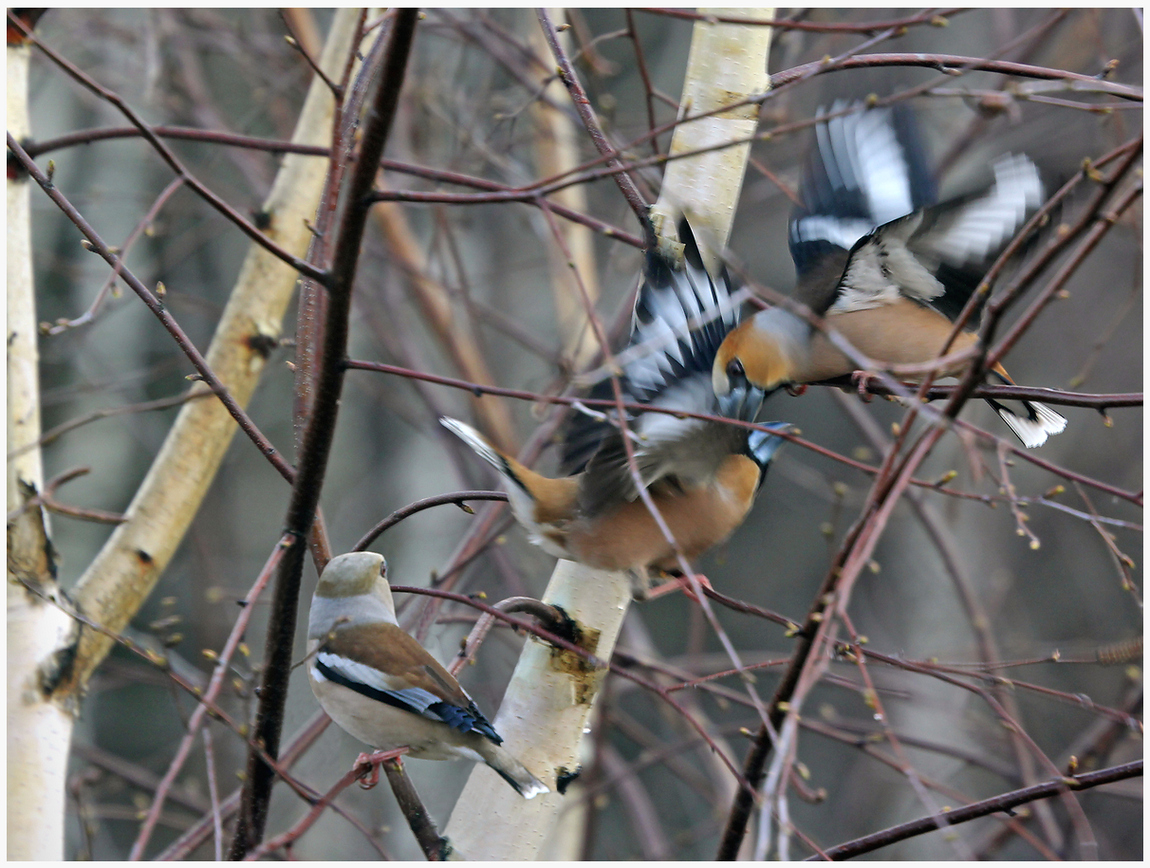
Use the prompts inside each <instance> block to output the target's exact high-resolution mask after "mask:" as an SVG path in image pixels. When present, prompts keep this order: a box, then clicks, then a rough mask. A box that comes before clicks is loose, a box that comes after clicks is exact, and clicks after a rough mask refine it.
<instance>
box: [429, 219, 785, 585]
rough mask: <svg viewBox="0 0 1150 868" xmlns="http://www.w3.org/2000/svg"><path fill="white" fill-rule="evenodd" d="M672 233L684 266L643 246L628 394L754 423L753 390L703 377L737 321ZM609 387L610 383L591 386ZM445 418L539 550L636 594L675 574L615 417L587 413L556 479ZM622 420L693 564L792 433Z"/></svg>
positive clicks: (729, 524)
mask: <svg viewBox="0 0 1150 868" xmlns="http://www.w3.org/2000/svg"><path fill="white" fill-rule="evenodd" d="M679 234H680V238H681V240H682V241H683V243H684V254H685V261H684V262H682V263H679V262H672V261H671V260H670V258H669V256H668V255H665V254H663V253H660V252H657V251H650V252H648V254H647V262H646V268H645V272H644V277H643V283H642V286H641V287H640V290H639V295H638V297H637V299H636V303H635V311H634V316H633V318H632V330H631V339H630V342H629V344H628V346H627V347H626V348H625V349H624V350H623V351H621V352H620V353H619V354H618V355H617V356H616V361H618V363H619V364H620V366H621V367H622V371H623V373H622V376H621V377H620V378H619V382H620V387H621V389H622V394H623V399H624V401H625V402H626V403H636V404H638V403H642V404H650V405H654V406H657V407H663V408H667V409H672V410H678V411H685V412H691V413H702V414H708V415H715V416H720V417H724V418H728V419H738V420H741V421H752V420H753V419H754V418H755V416H756V415H757V413H758V410H759V407H760V406H761V404H762V400H763V393H762V391H761V390H759V389H758V388H756V387H754V386H750V385H746V384H741V385H737V386H735V387H734V388H732V389H730V390H728V391H727V392H726V393H725V394H724V395H723V396H722V397H721V398H717V397H716V396H715V394H714V392H713V390H712V388H711V383H710V371H711V362H712V360H713V359H714V355H715V352H716V350H717V349H718V348H719V345H720V344H721V343H722V340H723V337H724V336H725V335H726V333H727V332H728V331H729V329H730V328H731V326H732V325H733V324H734V322H735V315H736V306H735V305H734V304H733V303H732V302H731V300H730V295H731V290H730V284H729V281H728V278H727V274H726V272H725V271H724V272H723V273H721V274H720V275H719V277H718V278H717V279H715V278H712V277H711V276H710V275H709V274H708V273H707V271H706V269H705V268H704V267H703V264H702V259H701V258H700V255H699V249H698V246H697V244H696V242H695V240H694V236H693V235H692V233H691V229H690V227H689V226H688V225H687V223H686V221H685V220H684V221H682V223H681V225H680V228H679ZM612 395H613V391H612V388H611V383H610V381H604V382H601V383H599V384H598V386H597V387H596V388H595V389H594V390H593V392H592V396H593V397H597V398H603V397H605V398H610V397H612ZM440 421H441V422H442V423H443V425H444V426H445V427H447V428H448V429H449V430H450V431H452V432H454V433H455V434H456V435H458V436H459V437H460V438H461V439H462V440H463V441H464V442H465V443H466V444H467V445H468V446H470V447H471V448H472V449H473V450H475V452H476V453H477V454H478V455H479V456H480V457H481V458H483V459H484V460H485V461H486V462H488V463H489V464H490V465H491V466H492V467H494V468H495V469H496V470H497V471H498V472H499V475H500V476H501V477H503V480H504V481H505V484H506V487H507V491H508V495H509V499H510V501H511V509H512V512H513V513H514V514H515V517H516V519H517V520H518V521H519V523H520V524H521V525H522V526H523V527H524V529H525V530H526V531H527V533H528V536H529V537H530V539H531V541H532V542H534V543H535V544H537V545H539V546H541V547H542V548H543V549H544V550H545V551H547V552H549V553H550V554H553V555H555V556H556V557H560V558H566V559H568V560H574V561H578V562H579V563H582V564H586V565H587V566H590V567H594V568H597V569H604V570H626V571H630V573H631V574H632V577H633V590H634V595H635V597H636V598H637V599H644V598H646V597H648V596H658V594H659V593H660V591H657V592H655V593H654V594H649V590H650V576H649V570H651V569H655V570H658V571H662V572H671V573H677V572H679V568H678V563H679V562H678V558H677V556H676V552H675V547H674V546H672V545H671V543H670V542H668V540H667V538H666V536H665V535H664V533H663V531H662V530H661V528H660V527H659V525H658V523H657V522H656V521H655V518H654V517H653V516H652V514H651V512H650V510H649V509H648V508H647V505H646V504H645V503H644V502H643V501H642V500H641V499H640V488H639V484H637V482H636V479H635V476H634V475H633V473H632V469H631V464H630V462H629V461H628V457H627V449H626V446H625V445H624V441H623V433H622V431H621V430H620V427H619V425H618V424H617V422H616V421H614V420H613V418H612V416H611V415H610V414H606V413H604V414H584V415H581V416H577V417H576V418H575V420H574V421H573V422H572V423H571V425H570V427H569V430H568V432H567V438H566V441H565V444H564V450H563V451H564V460H563V463H564V465H565V466H566V467H567V469H569V470H570V471H575V475H572V476H567V477H565V478H561V479H551V478H548V477H546V476H542V475H541V474H539V473H536V472H535V471H533V470H530V469H528V468H527V467H524V466H523V465H522V464H521V463H520V462H518V461H516V460H515V459H514V458H512V457H511V456H509V455H505V454H504V453H502V452H500V451H499V450H497V449H496V448H495V447H494V446H492V445H491V444H490V443H489V442H488V441H487V440H486V439H485V438H484V437H483V436H482V435H480V434H479V432H477V431H476V430H475V429H473V428H471V427H470V426H468V425H465V424H464V423H462V422H460V421H458V420H456V419H449V418H444V419H442V420H440ZM626 422H627V429H628V432H629V437H630V442H631V445H632V451H633V454H634V460H635V467H636V468H637V471H638V476H639V479H640V480H641V482H642V487H643V488H644V489H646V490H647V492H649V493H650V496H651V499H652V501H653V503H654V504H655V506H656V508H657V509H658V512H659V514H660V515H661V516H662V518H663V520H664V521H665V522H666V525H667V527H668V529H669V530H670V532H671V535H672V536H673V537H674V539H675V541H676V542H677V543H678V546H679V550H680V551H681V553H682V554H683V556H684V557H685V558H686V559H687V560H688V561H690V560H692V559H694V558H696V557H698V556H699V555H701V554H702V553H703V552H705V551H706V550H707V549H709V548H711V547H712V546H714V545H717V544H718V543H720V542H722V541H723V540H725V539H726V538H727V537H729V536H730V535H731V534H732V533H733V532H734V530H735V529H736V528H737V527H738V526H739V525H740V524H742V522H743V519H744V518H746V515H747V512H748V511H749V510H750V508H751V504H752V503H753V502H754V499H755V495H756V494H757V493H758V490H759V488H760V486H761V485H762V482H763V479H764V475H765V473H766V469H767V465H768V464H769V463H770V461H771V458H772V457H773V456H774V454H775V451H776V450H777V449H778V448H779V446H780V445H782V443H783V442H785V439H784V438H783V437H780V436H778V434H777V433H772V432H783V431H787V430H789V429H790V426H789V425H787V424H785V423H780V422H773V423H768V424H767V425H765V426H764V427H765V428H767V429H768V430H766V431H763V430H750V429H748V428H744V427H738V426H734V425H729V424H725V423H722V422H719V421H713V420H703V419H695V418H683V417H676V416H672V415H667V414H664V413H655V412H643V413H639V414H637V415H631V414H629V415H628V417H627V420H626ZM664 587H667V586H664ZM670 587H674V586H670Z"/></svg>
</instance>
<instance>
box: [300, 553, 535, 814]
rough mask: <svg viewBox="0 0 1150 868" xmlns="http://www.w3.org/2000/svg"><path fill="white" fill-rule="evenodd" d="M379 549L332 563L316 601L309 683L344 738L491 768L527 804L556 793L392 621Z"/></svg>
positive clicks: (392, 607)
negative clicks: (504, 743) (505, 744)
mask: <svg viewBox="0 0 1150 868" xmlns="http://www.w3.org/2000/svg"><path fill="white" fill-rule="evenodd" d="M386 570H387V563H386V561H384V559H383V556H382V555H378V554H376V553H374V552H351V553H350V554H345V555H340V556H339V557H335V558H332V559H331V560H330V561H328V564H327V567H326V568H325V569H324V571H323V575H321V576H320V579H319V585H318V586H317V587H316V590H315V594H314V595H313V596H312V600H311V615H310V618H309V620H308V630H307V636H308V680H309V681H310V682H311V689H312V692H313V693H315V697H316V699H318V700H319V704H320V705H321V706H323V710H324V711H326V712H327V713H328V715H329V716H330V717H331V719H332V720H334V721H335V722H336V723H337V724H339V725H340V726H341V727H342V728H343V729H345V730H347V732H349V733H351V734H352V735H353V736H355V737H356V738H358V739H359V740H360V741H362V742H365V743H367V744H369V745H372V746H373V747H375V748H377V749H379V750H393V749H395V748H399V747H406V748H408V754H409V755H410V756H413V757H419V758H421V759H433V760H451V759H469V760H475V761H477V762H483V763H487V765H488V766H490V767H491V768H492V769H493V770H494V771H495V772H496V773H497V774H498V775H499V776H500V777H502V778H503V779H504V780H505V781H507V783H509V784H511V786H512V787H514V788H515V791H516V792H517V793H519V795H521V796H523V798H525V799H530V798H534V797H535V796H537V795H539V794H540V793H546V792H550V791H549V790H548V789H547V787H546V786H544V784H543V783H542V781H540V780H539V779H538V778H536V777H535V776H534V775H533V774H531V772H529V771H527V769H526V768H524V766H523V764H522V763H521V762H519V760H517V759H516V758H515V757H513V756H512V755H511V754H510V753H508V752H507V751H506V750H505V749H504V748H502V747H500V744H501V743H502V741H503V739H501V738H500V737H499V735H498V733H496V732H495V730H494V729H493V728H492V726H491V724H490V723H489V722H488V721H487V718H485V717H484V716H483V713H482V712H481V711H480V710H479V709H478V708H476V707H475V703H474V702H472V700H471V697H470V696H468V695H467V694H466V693H465V692H464V691H463V688H462V687H460V686H459V682H458V681H456V680H455V678H454V677H453V676H452V675H451V674H450V673H449V672H448V671H447V670H446V669H444V668H443V667H442V666H441V665H440V664H439V662H438V661H436V659H435V658H434V657H432V656H431V655H430V654H428V653H427V651H426V650H425V649H424V648H423V646H422V645H420V644H419V643H418V642H416V641H415V640H414V639H413V638H411V636H409V635H408V634H407V633H405V632H404V631H403V629H402V628H401V627H400V626H399V624H398V623H397V622H396V620H395V604H394V603H393V602H392V600H391V587H390V586H389V585H388V583H387V578H386V577H385V573H386Z"/></svg>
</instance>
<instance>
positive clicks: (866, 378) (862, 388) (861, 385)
mask: <svg viewBox="0 0 1150 868" xmlns="http://www.w3.org/2000/svg"><path fill="white" fill-rule="evenodd" d="M878 379H879V376H878V374H872V373H871V372H870V371H855V372H854V373H852V374H851V382H852V383H854V385H855V388H856V389H858V393H859V398H861V399H862V401H863V402H864V403H866V404H869V403H870V402H871V401H873V400H874V395H872V394H871V393H870V391H869V390H870V384H871V381H872V380H873V381H877V380H878Z"/></svg>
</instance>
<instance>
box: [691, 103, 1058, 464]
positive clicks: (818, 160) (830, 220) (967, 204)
mask: <svg viewBox="0 0 1150 868" xmlns="http://www.w3.org/2000/svg"><path fill="white" fill-rule="evenodd" d="M843 108H845V104H842V103H836V104H835V105H834V107H833V108H832V112H834V113H837V112H839V111H840V110H842V109H843ZM820 114H822V113H821V112H820ZM815 139H816V147H815V148H814V149H813V150H812V152H811V159H810V161H809V164H808V166H807V169H806V172H805V174H804V177H803V180H802V183H801V185H800V191H799V192H800V197H801V199H802V202H803V205H802V207H800V208H798V209H797V210H796V211H795V213H794V214H793V215H792V216H791V221H790V248H791V257H792V258H793V259H794V262H795V268H796V270H797V272H798V283H797V286H796V289H795V292H794V298H795V300H796V301H799V302H802V303H803V304H805V305H806V306H807V307H808V308H810V310H811V311H812V312H813V313H814V314H815V315H816V316H820V317H821V316H825V317H826V324H827V327H828V328H833V329H835V330H836V331H838V332H839V333H840V334H842V335H843V336H844V337H845V338H846V339H847V340H848V341H849V342H850V343H851V345H852V346H854V347H855V348H856V349H857V350H859V351H860V352H862V353H863V354H864V355H866V356H867V357H869V358H871V359H874V360H877V361H880V362H883V363H886V364H890V365H898V364H913V363H922V362H929V361H931V360H933V359H935V358H937V357H939V356H941V355H942V349H943V346H944V344H945V342H946V339H947V337H948V336H949V335H950V332H951V330H952V321H953V320H954V319H956V318H957V317H958V315H959V313H960V312H961V311H962V309H963V307H964V306H965V305H966V303H967V301H968V299H969V298H970V296H971V294H972V293H973V292H974V290H975V289H976V288H977V287H978V284H979V283H980V281H981V280H982V278H983V276H984V275H985V274H986V272H987V270H988V269H989V268H990V265H991V264H992V263H993V261H994V260H995V259H996V258H997V257H998V255H999V254H1000V253H1001V252H1002V250H1003V249H1004V248H1005V246H1006V244H1007V243H1008V242H1009V241H1010V240H1011V238H1012V237H1013V236H1014V234H1015V233H1016V232H1017V231H1018V230H1019V229H1020V228H1021V227H1022V225H1023V224H1024V223H1025V222H1026V220H1027V219H1028V218H1029V217H1030V215H1031V214H1032V213H1033V212H1034V211H1035V210H1036V209H1037V208H1038V206H1039V205H1040V204H1041V203H1042V200H1043V198H1044V194H1043V187H1042V182H1041V180H1040V178H1039V176H1038V170H1037V169H1036V168H1035V166H1034V164H1033V163H1032V162H1031V161H1030V160H1029V159H1028V158H1027V157H1025V156H1021V155H1007V156H1005V157H1002V158H1000V159H999V160H998V161H997V162H995V163H994V166H993V169H994V183H993V184H992V185H991V186H990V187H989V188H987V189H985V190H983V191H982V192H980V193H976V194H972V195H967V196H962V197H959V198H956V199H952V200H950V201H947V202H944V203H942V204H935V190H934V185H933V182H932V180H931V176H930V171H929V168H928V166H927V164H926V157H925V150H924V148H923V147H922V145H921V143H920V142H919V139H918V133H917V129H916V127H915V125H914V118H913V115H912V114H911V113H910V111H909V110H908V109H906V108H905V107H903V106H896V107H894V108H878V109H869V110H866V111H861V110H860V111H855V112H852V113H850V114H846V115H843V116H841V117H832V118H829V119H827V120H823V121H820V122H819V123H818V125H817V126H816V127H815ZM977 340H978V338H977V335H976V334H975V333H974V332H973V331H963V332H961V333H959V335H958V336H957V337H956V338H955V340H954V342H953V343H952V344H951V346H950V349H949V350H948V352H947V355H950V354H954V353H958V352H959V351H962V350H965V349H967V348H968V347H970V346H972V345H973V344H975V343H976V342H977ZM963 364H964V362H958V363H956V364H954V365H952V366H951V367H950V368H949V369H944V371H943V373H944V374H955V373H957V372H958V371H959V370H961V368H962V367H963ZM856 367H857V366H856V365H855V364H853V363H852V362H851V361H850V360H849V359H848V358H847V357H846V356H845V355H844V354H843V353H842V352H841V351H839V350H838V349H837V348H836V347H834V346H833V345H832V344H831V342H830V341H829V340H828V339H827V336H826V335H825V334H824V333H823V332H821V331H820V330H818V329H816V328H815V327H814V326H813V325H811V324H810V323H809V322H807V321H806V320H805V319H803V318H802V317H800V316H799V315H798V314H796V313H793V312H791V311H789V310H787V309H786V308H784V307H772V308H768V309H767V310H763V311H760V312H758V313H757V314H755V315H754V316H753V317H751V318H750V319H747V320H745V321H743V322H742V323H740V324H739V325H738V326H737V327H736V328H735V329H734V330H733V331H732V332H731V333H730V334H729V335H728V336H727V338H726V340H724V342H723V345H722V346H721V347H720V348H719V351H718V353H717V355H716V358H715V362H714V367H713V372H712V374H713V386H714V390H715V393H716V394H717V395H720V396H723V395H726V394H728V392H730V391H731V390H732V389H746V388H747V386H748V384H750V385H752V386H757V387H759V388H761V389H764V390H765V391H767V392H770V391H772V390H774V389H775V388H777V387H778V386H781V385H788V384H801V383H810V382H815V381H817V380H825V379H831V378H834V377H839V376H843V375H845V374H850V373H852V372H853V371H854V370H855V368H856ZM991 374H992V376H994V377H995V378H996V379H997V380H998V381H1000V382H1002V383H1008V384H1009V383H1012V382H1013V381H1012V380H1011V379H1010V376H1009V375H1008V374H1007V373H1006V370H1005V369H1004V368H1003V367H1002V366H1001V365H996V366H995V368H994V370H993V371H992V372H991ZM987 402H988V403H989V404H990V405H991V406H992V407H993V408H994V409H995V410H996V411H997V412H998V414H999V416H1001V417H1002V419H1003V421H1004V422H1006V424H1007V425H1008V426H1009V427H1010V429H1011V430H1012V431H1013V432H1014V433H1015V434H1016V435H1017V436H1018V438H1019V439H1020V440H1021V441H1022V442H1023V444H1025V445H1026V446H1027V447H1035V446H1041V445H1042V444H1043V443H1044V442H1046V438H1047V436H1048V435H1050V434H1057V433H1058V432H1060V431H1062V429H1063V428H1065V427H1066V420H1065V419H1064V418H1063V417H1062V416H1060V415H1059V414H1058V413H1055V412H1054V411H1053V410H1051V409H1050V408H1049V407H1046V406H1044V405H1043V404H1039V403H1037V402H1033V401H1011V402H1000V401H996V400H993V399H990V398H988V399H987Z"/></svg>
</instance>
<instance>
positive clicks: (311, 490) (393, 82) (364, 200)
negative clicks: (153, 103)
mask: <svg viewBox="0 0 1150 868" xmlns="http://www.w3.org/2000/svg"><path fill="white" fill-rule="evenodd" d="M418 15H419V13H418V10H416V9H401V10H398V11H397V13H396V16H395V19H394V21H393V23H392V26H391V29H390V33H388V34H387V35H386V38H387V39H388V46H387V50H386V53H385V55H384V60H383V69H382V72H381V74H380V76H379V79H378V80H377V82H376V83H375V90H374V93H373V94H372V96H371V97H370V99H369V100H368V110H367V114H366V117H365V119H364V122H363V126H362V130H361V132H362V139H361V141H360V147H359V152H358V154H357V156H356V160H355V166H354V169H353V170H352V171H351V173H350V177H349V178H348V179H347V183H346V185H345V190H344V193H343V196H342V201H341V205H342V208H343V213H342V214H341V215H340V218H339V219H338V221H337V225H336V242H335V247H334V252H333V255H332V263H331V268H330V269H329V270H326V271H321V272H318V275H317V276H318V278H319V280H320V283H321V284H323V285H324V286H325V287H326V288H327V302H328V303H327V310H326V312H325V322H324V326H323V343H322V349H321V352H320V366H319V372H318V376H317V378H316V397H315V403H314V406H313V407H312V411H311V414H310V418H309V420H308V424H307V428H306V430H305V432H304V436H303V446H302V449H301V451H300V456H299V462H298V468H297V473H296V478H295V481H294V483H293V485H292V494H291V501H290V503H289V506H288V512H287V520H286V523H285V524H286V527H285V533H287V534H289V535H290V536H291V537H292V544H291V545H290V546H289V547H288V549H287V551H286V553H285V556H284V559H283V562H282V563H281V566H280V569H279V571H278V573H277V576H276V583H275V592H274V597H273V600H272V609H271V612H270V613H269V628H268V635H267V643H266V645H265V653H264V678H263V682H262V685H261V690H260V701H259V707H258V709H257V712H256V723H255V727H254V731H255V738H256V741H257V743H261V744H263V745H264V747H265V749H266V751H267V753H268V754H270V755H271V756H273V757H274V756H275V755H276V753H277V751H278V750H279V739H280V730H281V729H282V726H283V712H284V705H285V703H286V701H287V685H288V675H289V674H290V671H291V656H292V647H293V643H294V639H295V625H296V617H297V615H298V611H299V588H300V579H301V576H302V574H303V561H304V552H305V550H306V540H307V534H308V530H309V528H310V527H311V524H312V521H313V519H314V518H315V514H316V506H317V504H318V503H319V496H320V492H321V490H322V487H323V480H324V476H325V473H326V471H327V461H328V456H329V454H330V451H331V443H332V438H333V436H334V434H335V422H336V416H337V413H338V410H339V400H340V394H341V392H342V388H343V375H344V371H345V368H344V360H345V358H346V354H347V335H348V319H349V316H350V313H351V290H352V285H353V282H354V279H355V272H356V265H357V262H358V258H359V251H360V246H361V242H362V239H363V232H364V227H365V225H366V222H367V216H368V211H369V209H370V201H369V199H368V197H367V194H368V192H369V191H370V190H371V186H372V183H373V182H374V180H375V173H376V170H377V167H378V165H379V160H380V157H381V156H382V155H383V147H384V144H385V143H386V141H387V136H388V132H389V131H390V129H391V122H392V120H393V118H394V116H395V109H396V107H397V105H398V103H399V93H400V89H401V87H402V85H403V79H404V75H405V71H406V68H407V58H408V55H409V53H410V50H411V43H412V39H413V37H414V34H415V23H416V21H417V20H418ZM314 271H315V269H310V270H309V273H310V272H314ZM273 780H274V772H273V769H272V768H271V766H270V765H269V764H268V763H266V762H265V761H264V759H263V757H262V756H261V755H260V754H259V753H258V752H256V751H251V752H249V754H248V766H247V777H246V779H245V786H244V796H243V799H242V804H241V808H240V815H239V818H238V822H237V826H236V834H235V838H234V839H233V841H232V848H231V853H230V856H231V858H233V859H240V858H243V856H244V855H245V854H246V853H247V852H248V851H249V850H250V849H251V848H252V847H254V846H256V845H258V844H259V842H260V840H261V838H262V837H263V831H264V826H265V824H266V822H267V808H268V801H269V800H270V798H271V789H272V783H273Z"/></svg>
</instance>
